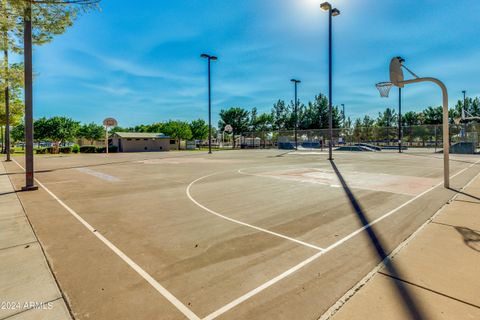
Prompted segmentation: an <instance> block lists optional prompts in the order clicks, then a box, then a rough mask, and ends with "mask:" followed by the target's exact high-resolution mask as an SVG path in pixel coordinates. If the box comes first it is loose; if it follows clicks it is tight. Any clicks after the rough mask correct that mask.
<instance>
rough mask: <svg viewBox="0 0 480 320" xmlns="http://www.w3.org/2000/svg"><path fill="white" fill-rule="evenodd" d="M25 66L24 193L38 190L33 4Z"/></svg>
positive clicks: (26, 35)
mask: <svg viewBox="0 0 480 320" xmlns="http://www.w3.org/2000/svg"><path fill="white" fill-rule="evenodd" d="M23 20H24V21H23V23H24V32H23V37H24V42H23V43H24V54H23V57H24V64H25V186H24V187H22V190H23V191H30V190H37V189H38V187H37V186H36V185H35V178H34V171H33V170H34V168H33V76H32V70H33V67H32V3H31V2H30V1H29V2H28V5H27V6H26V8H25V12H24V17H23Z"/></svg>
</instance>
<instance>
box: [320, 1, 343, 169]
mask: <svg viewBox="0 0 480 320" xmlns="http://www.w3.org/2000/svg"><path fill="white" fill-rule="evenodd" d="M320 8H321V9H322V10H324V11H327V12H328V135H329V142H328V160H333V154H332V147H333V146H332V144H333V117H332V18H333V17H335V16H338V15H340V10H338V9H337V8H332V5H331V4H330V3H328V2H324V3H322V4H321V5H320Z"/></svg>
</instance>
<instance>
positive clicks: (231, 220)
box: [186, 173, 325, 252]
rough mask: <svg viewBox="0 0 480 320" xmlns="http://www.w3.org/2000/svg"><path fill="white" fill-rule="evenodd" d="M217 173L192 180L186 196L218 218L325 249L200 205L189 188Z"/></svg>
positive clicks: (321, 249) (314, 247) (310, 246)
mask: <svg viewBox="0 0 480 320" xmlns="http://www.w3.org/2000/svg"><path fill="white" fill-rule="evenodd" d="M217 174H219V173H214V174H209V175H207V176H203V177H201V178H198V179H197V180H194V181H192V182H191V183H190V184H189V185H188V187H187V189H186V194H187V197H188V198H189V199H190V200H191V201H192V202H193V203H195V204H196V205H197V206H199V207H200V208H202V209H203V210H205V211H207V212H209V213H211V214H213V215H215V216H217V217H219V218H222V219H225V220H228V221H230V222H233V223H236V224H240V225H242V226H245V227H249V228H252V229H255V230H257V231H261V232H265V233H268V234H271V235H273V236H276V237H280V238H283V239H286V240H290V241H293V242H296V243H298V244H301V245H303V246H306V247H309V248H312V249H315V250H318V251H320V252H323V251H325V249H323V248H320V247H318V246H315V245H313V244H310V243H307V242H303V241H300V240H298V239H295V238H290V237H288V236H286V235H283V234H280V233H276V232H273V231H270V230H267V229H263V228H260V227H257V226H254V225H251V224H248V223H245V222H242V221H239V220H235V219H232V218H229V217H227V216H224V215H222V214H220V213H218V212H215V211H213V210H211V209H209V208H207V207H205V206H204V205H202V204H201V203H199V202H198V201H197V200H195V199H194V198H193V197H192V195H191V194H190V189H191V188H192V186H193V185H194V184H195V183H197V182H198V181H201V180H203V179H206V178H209V177H211V176H214V175H217Z"/></svg>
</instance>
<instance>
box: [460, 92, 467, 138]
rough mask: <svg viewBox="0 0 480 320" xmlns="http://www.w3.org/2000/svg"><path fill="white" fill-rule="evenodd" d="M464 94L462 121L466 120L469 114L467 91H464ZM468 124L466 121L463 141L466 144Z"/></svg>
mask: <svg viewBox="0 0 480 320" xmlns="http://www.w3.org/2000/svg"><path fill="white" fill-rule="evenodd" d="M462 93H463V111H462V115H461V117H462V120H464V119H463V118H465V114H466V112H467V91H466V90H463V91H462ZM466 138H467V123H466V122H465V121H464V122H463V141H464V142H465V141H466V140H467V139H466Z"/></svg>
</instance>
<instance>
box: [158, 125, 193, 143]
mask: <svg viewBox="0 0 480 320" xmlns="http://www.w3.org/2000/svg"><path fill="white" fill-rule="evenodd" d="M163 130H164V133H165V134H166V135H168V136H170V137H172V138H174V139H177V140H178V148H179V149H180V142H181V140H190V139H192V130H191V129H190V125H189V124H188V123H187V122H184V121H172V120H170V121H168V122H166V123H165V124H164V125H163Z"/></svg>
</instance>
